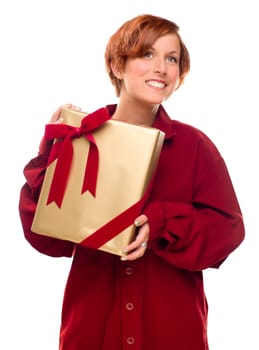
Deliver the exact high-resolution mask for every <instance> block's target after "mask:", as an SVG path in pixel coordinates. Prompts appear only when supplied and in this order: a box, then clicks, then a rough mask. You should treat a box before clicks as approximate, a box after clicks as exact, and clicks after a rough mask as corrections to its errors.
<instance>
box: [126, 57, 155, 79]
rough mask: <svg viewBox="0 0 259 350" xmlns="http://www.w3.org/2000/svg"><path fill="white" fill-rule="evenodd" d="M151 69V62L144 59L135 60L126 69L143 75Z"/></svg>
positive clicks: (130, 72) (129, 72)
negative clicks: (148, 62)
mask: <svg viewBox="0 0 259 350" xmlns="http://www.w3.org/2000/svg"><path fill="white" fill-rule="evenodd" d="M149 69H150V66H149V64H147V62H145V61H143V60H137V59H136V60H134V61H132V62H131V63H130V64H129V65H128V66H127V67H126V71H127V72H128V74H130V75H134V76H135V75H136V76H141V75H144V74H146V73H147V72H148V71H149Z"/></svg>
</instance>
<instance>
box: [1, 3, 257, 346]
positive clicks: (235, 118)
mask: <svg viewBox="0 0 259 350" xmlns="http://www.w3.org/2000/svg"><path fill="white" fill-rule="evenodd" d="M256 5H257V1H256V0H254V1H252V0H243V1H240V0H233V1H231V0H217V1H210V0H195V1H194V0H189V1H188V0H175V1H173V0H172V1H168V0H165V1H163V0H159V1H157V0H155V1H153V0H148V1H146V0H138V1H134V0H133V1H129V0H128V1H117V0H112V1H104V0H103V1H100V0H95V1H94V2H87V1H83V0H81V1H80V0H73V1H68V0H52V1H49V2H47V1H37V0H23V1H19V0H8V1H7V0H2V1H1V3H0V38H1V53H0V88H1V94H0V98H1V106H0V112H1V137H0V142H1V144H0V147H1V148H0V149H1V170H0V176H1V181H0V186H1V188H0V191H1V192H0V194H1V201H0V206H1V208H0V209H1V211H0V212H1V254H0V269H1V270H0V271H1V275H0V276H1V277H0V278H1V280H0V281H1V286H0V323H1V324H0V330H1V331H0V333H1V335H0V348H1V349H3V350H14V349H18V348H19V349H27V350H36V349H37V350H57V349H58V332H59V321H60V311H61V303H62V297H63V290H64V286H65V281H66V277H67V273H68V269H69V266H70V262H71V261H70V259H65V258H61V259H55V258H50V257H47V256H44V255H42V254H39V253H38V252H36V251H35V250H34V249H33V248H32V247H31V246H30V245H29V244H28V243H27V242H26V241H25V239H24V238H23V232H22V229H21V225H20V220H19V216H18V209H17V207H18V198H19V191H20V187H21V186H22V184H23V182H24V178H23V174H22V170H23V167H24V165H25V164H26V163H27V161H28V160H29V159H30V158H32V157H33V156H34V155H35V154H36V153H37V149H38V143H39V140H40V138H41V136H42V134H43V131H44V126H45V123H46V122H47V121H48V120H49V118H50V115H51V114H52V112H53V111H54V110H55V109H56V108H57V107H59V106H60V105H61V104H63V103H67V102H72V103H74V104H76V105H78V106H80V107H81V108H82V109H83V110H85V111H88V112H89V111H93V110H94V109H97V108H99V107H102V106H104V105H106V104H107V103H113V102H116V98H115V94H114V90H113V88H112V86H111V85H110V82H109V81H108V77H107V75H106V73H105V69H104V59H103V54H104V48H105V45H106V42H107V40H108V38H109V37H110V35H111V34H113V32H114V31H115V30H116V29H117V28H118V26H119V25H121V24H122V23H123V22H124V21H125V20H127V19H129V18H131V17H133V16H135V15H138V14H142V13H152V14H156V15H161V16H164V17H167V18H169V19H171V20H173V21H175V22H176V23H177V24H178V25H179V26H180V28H181V35H182V37H183V40H184V41H185V43H186V45H187V47H188V49H189V51H190V55H191V62H192V67H191V73H190V75H189V76H188V77H187V80H186V82H185V84H184V86H183V87H182V88H181V89H180V90H179V91H178V92H176V93H175V95H173V97H172V98H171V99H170V100H169V101H168V102H167V103H166V104H165V107H166V109H167V111H168V112H169V113H170V115H171V117H172V118H174V119H179V120H181V121H184V122H187V123H189V124H192V125H195V126H196V127H198V128H200V129H202V130H203V131H204V132H205V133H207V135H208V136H209V137H210V138H211V139H212V140H213V141H214V142H215V144H216V145H217V146H218V148H219V150H220V151H221V153H222V155H223V157H224V158H225V160H226V163H227V165H228V168H229V172H230V174H231V177H232V180H233V184H234V186H235V189H236V193H237V195H238V198H239V201H240V205H241V208H242V211H243V214H244V219H245V223H246V239H245V241H244V243H243V244H242V245H241V246H240V247H239V248H238V249H237V250H236V251H235V252H234V253H233V254H232V255H231V256H230V257H229V259H228V260H227V261H226V262H225V263H224V264H223V265H222V267H221V268H220V269H219V270H215V271H214V270H208V271H205V287H206V291H207V297H208V301H209V310H210V314H209V340H210V349H211V350H258V349H259V339H258V324H259V323H258V315H259V308H258V295H259V294H258V292H259V290H258V255H259V254H258V241H259V240H258V222H257V217H258V195H259V193H258V178H259V177H258V150H259V148H258V131H257V128H258V127H257V122H258V77H259V74H258V73H259V70H258V64H259V54H258V30H259V25H258V18H257V17H258V16H257V14H258V11H257V9H256ZM100 312H101V310H100ZM187 336H188V335H187ZM111 350H112V349H111ZM177 350H181V349H177ZM190 350H191V349H190Z"/></svg>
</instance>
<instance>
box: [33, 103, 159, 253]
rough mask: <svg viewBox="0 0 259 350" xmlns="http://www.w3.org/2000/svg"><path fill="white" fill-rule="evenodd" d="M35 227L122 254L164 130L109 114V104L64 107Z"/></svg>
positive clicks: (50, 132)
mask: <svg viewBox="0 0 259 350" xmlns="http://www.w3.org/2000/svg"><path fill="white" fill-rule="evenodd" d="M61 117H62V119H63V122H62V124H48V125H46V131H45V137H46V138H54V143H53V147H52V151H51V154H50V159H49V162H48V166H47V169H46V173H45V176H44V181H43V184H42V188H41V192H40V196H39V200H38V203H37V208H36V212H35V216H34V220H33V223H32V227H31V230H32V231H33V232H35V233H38V234H41V235H46V236H50V237H55V238H59V239H63V240H69V241H72V242H75V243H78V244H82V245H84V246H87V247H90V248H94V249H100V250H103V251H105V252H109V253H112V254H116V255H119V256H122V255H123V254H124V253H123V251H122V250H123V247H125V246H126V245H128V244H129V243H130V242H131V241H132V240H133V239H134V236H135V235H136V228H135V225H134V220H135V219H136V217H137V216H138V215H140V214H141V210H142V208H143V206H144V204H145V202H146V200H147V198H148V195H149V192H150V190H151V188H152V181H153V177H154V174H155V169H156V166H157V163H158V159H159V155H160V151H161V148H162V144H163V140H164V133H163V132H162V131H160V130H158V129H156V128H152V127H145V126H140V125H134V124H129V123H126V122H122V121H118V120H113V119H110V117H109V115H108V111H107V110H106V109H105V108H102V109H100V110H97V111H95V112H94V113H91V114H88V115H87V114H86V113H84V112H81V111H77V110H72V109H66V108H64V109H63V110H62V114H61Z"/></svg>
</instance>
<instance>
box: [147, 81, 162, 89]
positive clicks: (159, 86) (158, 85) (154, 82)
mask: <svg viewBox="0 0 259 350" xmlns="http://www.w3.org/2000/svg"><path fill="white" fill-rule="evenodd" d="M147 84H148V85H150V86H153V87H156V88H160V89H162V88H164V87H165V84H163V83H159V82H158V81H147Z"/></svg>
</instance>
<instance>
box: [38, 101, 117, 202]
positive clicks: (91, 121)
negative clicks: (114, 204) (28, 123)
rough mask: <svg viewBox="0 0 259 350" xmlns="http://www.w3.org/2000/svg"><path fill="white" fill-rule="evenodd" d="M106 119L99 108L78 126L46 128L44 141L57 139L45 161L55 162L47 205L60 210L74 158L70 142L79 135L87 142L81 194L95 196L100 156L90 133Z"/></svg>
mask: <svg viewBox="0 0 259 350" xmlns="http://www.w3.org/2000/svg"><path fill="white" fill-rule="evenodd" d="M108 119H110V116H109V114H108V112H107V110H106V109H105V108H101V109H98V110H97V111H95V112H93V113H91V114H88V115H87V116H86V117H84V118H83V119H82V121H81V126H80V127H74V126H71V125H67V124H47V125H46V127H45V138H46V139H47V140H50V139H58V140H57V142H54V144H53V147H52V149H51V153H50V157H49V161H48V165H49V164H50V163H52V162H53V161H54V160H55V159H57V163H56V167H55V172H54V175H53V178H52V182H51V186H50V191H49V196H48V200H47V204H49V203H51V202H55V203H56V204H57V206H58V207H59V208H60V207H61V204H62V201H63V197H64V194H65V189H66V185H67V181H68V176H69V172H70V167H71V163H72V159H73V144H72V140H73V139H74V138H78V137H81V136H84V137H85V138H86V139H87V140H88V141H89V142H90V145H89V152H88V158H87V163H86V167H85V175H84V181H83V185H82V191H81V194H83V193H84V192H86V191H87V190H88V191H89V192H90V193H91V194H92V195H93V196H94V197H95V193H96V183H97V174H98V162H99V154H98V148H97V145H96V142H95V139H94V136H93V134H92V131H93V130H95V129H96V128H98V127H99V126H101V125H102V124H103V123H104V122H105V121H107V120H108Z"/></svg>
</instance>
